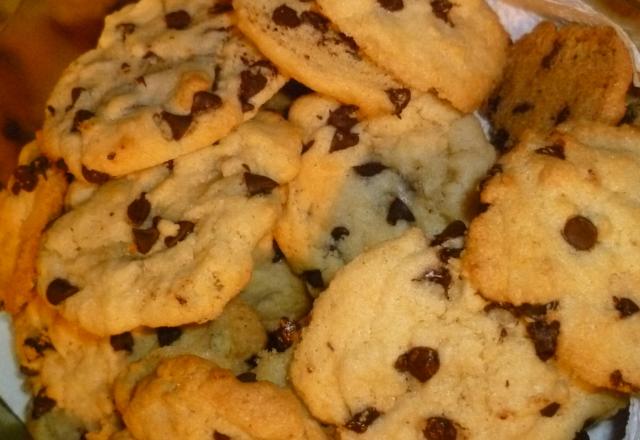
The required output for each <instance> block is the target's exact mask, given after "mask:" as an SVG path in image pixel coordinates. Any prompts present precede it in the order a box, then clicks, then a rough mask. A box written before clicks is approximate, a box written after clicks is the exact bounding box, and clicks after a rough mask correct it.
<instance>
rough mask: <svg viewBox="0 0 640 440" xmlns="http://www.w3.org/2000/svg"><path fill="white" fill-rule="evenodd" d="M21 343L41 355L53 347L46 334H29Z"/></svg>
mask: <svg viewBox="0 0 640 440" xmlns="http://www.w3.org/2000/svg"><path fill="white" fill-rule="evenodd" d="M23 345H24V346H26V347H29V348H31V349H33V351H35V352H36V353H37V354H38V356H42V354H43V353H44V352H45V351H47V350H54V349H55V348H54V346H53V344H51V341H50V340H49V338H48V337H47V336H46V335H38V336H35V337H34V336H30V337H28V338H26V339H25V340H24V342H23Z"/></svg>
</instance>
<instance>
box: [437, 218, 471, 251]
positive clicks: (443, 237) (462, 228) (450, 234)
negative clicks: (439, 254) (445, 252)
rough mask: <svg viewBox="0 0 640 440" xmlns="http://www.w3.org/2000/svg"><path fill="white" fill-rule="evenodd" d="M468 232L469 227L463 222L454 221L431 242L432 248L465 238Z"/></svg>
mask: <svg viewBox="0 0 640 440" xmlns="http://www.w3.org/2000/svg"><path fill="white" fill-rule="evenodd" d="M465 232H467V225H465V224H464V222H463V221H462V220H454V221H452V222H451V223H449V224H448V225H447V227H446V228H444V230H443V231H442V232H440V233H439V234H437V235H436V236H435V237H433V240H431V243H429V245H430V246H439V245H441V244H442V243H444V242H445V241H447V240H451V239H452V238H458V237H464V234H465Z"/></svg>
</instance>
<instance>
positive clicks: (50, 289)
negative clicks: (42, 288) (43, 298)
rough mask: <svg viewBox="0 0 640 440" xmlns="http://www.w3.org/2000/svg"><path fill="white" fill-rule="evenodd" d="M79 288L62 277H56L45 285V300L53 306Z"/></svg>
mask: <svg viewBox="0 0 640 440" xmlns="http://www.w3.org/2000/svg"><path fill="white" fill-rule="evenodd" d="M79 291H80V289H79V288H78V287H76V286H74V285H73V284H71V283H70V282H69V281H67V280H65V279H63V278H56V279H54V280H53V281H51V282H50V283H49V285H48V286H47V300H49V302H50V303H51V304H53V305H54V306H56V305H58V304H60V303H61V302H62V301H64V300H65V299H67V298H69V297H71V296H73V295H75V294H76V293H78V292H79Z"/></svg>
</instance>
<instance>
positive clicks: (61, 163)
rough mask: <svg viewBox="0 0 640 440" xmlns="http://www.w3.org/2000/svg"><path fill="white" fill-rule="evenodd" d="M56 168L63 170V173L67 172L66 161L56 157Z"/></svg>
mask: <svg viewBox="0 0 640 440" xmlns="http://www.w3.org/2000/svg"><path fill="white" fill-rule="evenodd" d="M55 165H56V168H58V169H59V170H60V171H63V172H65V173H67V172H69V167H68V166H67V163H66V162H65V161H64V159H58V160H56V163H55Z"/></svg>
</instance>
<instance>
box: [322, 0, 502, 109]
mask: <svg viewBox="0 0 640 440" xmlns="http://www.w3.org/2000/svg"><path fill="white" fill-rule="evenodd" d="M318 4H319V5H320V7H321V8H322V10H323V11H324V13H326V15H327V16H328V17H329V18H330V19H331V21H333V22H334V23H335V24H336V25H337V26H338V27H339V28H340V29H341V30H342V31H343V32H345V33H347V34H348V35H350V36H352V37H353V38H354V39H355V41H356V42H357V43H358V45H360V47H362V51H363V52H364V53H366V54H367V55H368V56H370V57H371V58H372V59H373V60H374V62H376V63H377V64H378V65H380V66H382V67H384V68H385V69H387V70H389V71H390V72H391V73H392V74H393V75H395V76H396V77H397V78H399V79H400V80H401V81H403V82H404V83H406V84H408V85H409V86H411V87H414V88H415V89H417V90H421V91H423V92H431V91H435V93H436V94H437V95H438V96H439V97H440V98H443V99H446V100H447V101H449V102H451V103H452V104H453V105H454V106H455V107H456V108H458V109H460V110H462V111H463V112H470V111H473V110H474V109H476V108H478V107H479V106H480V104H481V103H482V102H483V100H485V99H486V97H487V96H488V95H489V93H490V92H491V90H492V89H493V87H494V86H495V84H496V83H497V81H498V80H499V79H500V75H501V73H502V69H503V67H504V64H505V61H506V52H507V45H508V42H509V37H508V35H507V33H506V32H505V31H504V29H502V26H501V25H500V22H499V21H498V17H497V16H496V15H495V13H494V12H493V11H492V10H491V8H490V7H489V6H488V5H487V4H486V3H485V2H484V0H459V1H449V0H431V1H425V0H377V1H376V0H350V1H344V0H318Z"/></svg>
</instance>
